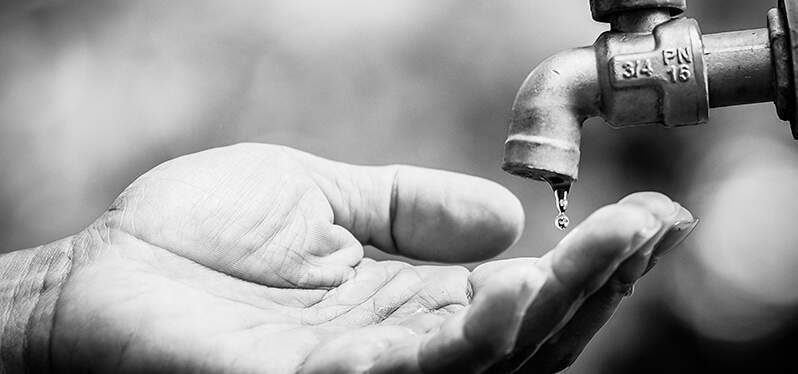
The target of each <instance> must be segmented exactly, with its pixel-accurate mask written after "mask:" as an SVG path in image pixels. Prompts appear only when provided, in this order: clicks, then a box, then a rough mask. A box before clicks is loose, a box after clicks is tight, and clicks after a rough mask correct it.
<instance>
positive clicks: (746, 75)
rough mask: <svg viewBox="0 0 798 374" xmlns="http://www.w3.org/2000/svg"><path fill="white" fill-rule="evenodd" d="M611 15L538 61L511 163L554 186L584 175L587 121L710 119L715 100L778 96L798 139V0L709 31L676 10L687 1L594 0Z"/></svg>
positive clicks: (518, 113) (599, 16)
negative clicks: (744, 26) (743, 23)
mask: <svg viewBox="0 0 798 374" xmlns="http://www.w3.org/2000/svg"><path fill="white" fill-rule="evenodd" d="M590 5H591V10H592V11H593V17H594V18H595V19H596V20H599V21H602V22H608V23H611V24H612V28H611V30H610V31H608V32H606V33H604V34H602V35H601V36H599V37H598V39H597V40H596V43H595V44H594V45H593V46H592V47H585V48H579V49H574V50H570V51H567V52H563V53H561V54H558V55H556V56H554V57H552V58H550V59H548V60H546V61H545V62H543V63H542V64H541V65H540V66H538V67H537V68H536V69H535V70H533V71H532V73H531V74H530V75H529V77H528V78H527V80H526V81H525V82H524V84H523V86H522V87H521V89H520V90H519V92H518V95H517V97H516V101H515V104H514V105H513V117H512V120H511V123H510V129H509V133H508V137H507V142H506V143H505V155H504V165H503V167H504V169H505V170H507V171H509V172H511V173H513V174H518V175H520V176H523V177H526V178H533V179H538V180H544V181H547V182H549V183H550V184H552V185H555V186H556V185H565V184H570V183H571V182H573V181H575V180H576V179H577V177H578V171H579V156H580V152H579V146H580V142H581V128H582V123H583V122H584V121H585V120H586V119H587V118H589V117H593V116H601V117H602V118H604V119H605V120H606V121H607V122H609V123H610V124H611V125H614V126H617V127H624V126H631V125H641V124H652V123H659V124H662V125H665V126H667V127H677V126H685V125H695V124H699V123H703V122H706V121H707V120H708V117H709V108H710V107H724V106H730V105H739V104H749V103H759V102H767V101H775V103H776V107H777V110H778V113H779V116H780V117H781V118H782V119H784V120H788V121H790V122H791V124H792V130H793V135H794V136H795V137H796V139H798V94H796V87H798V0H779V7H778V9H774V10H771V11H770V13H768V28H767V29H764V28H762V29H754V30H744V31H735V32H727V33H720V34H712V35H706V36H702V35H701V32H700V30H699V27H698V23H697V22H696V21H695V20H693V19H689V18H672V16H673V15H676V14H679V13H681V12H682V11H684V9H685V8H686V0H591V2H590Z"/></svg>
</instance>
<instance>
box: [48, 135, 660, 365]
mask: <svg viewBox="0 0 798 374" xmlns="http://www.w3.org/2000/svg"><path fill="white" fill-rule="evenodd" d="M316 162H318V161H317V159H312V158H310V156H308V155H299V156H298V155H297V154H295V153H293V152H292V151H286V150H284V149H280V148H269V149H268V150H267V151H266V152H261V151H260V150H258V149H253V148H252V147H251V146H249V147H247V146H245V147H239V148H237V149H235V150H234V151H230V150H229V149H224V150H216V151H211V152H206V153H201V154H197V155H193V156H189V157H186V158H181V159H177V160H175V161H172V162H170V163H167V164H164V165H162V166H160V167H158V168H156V169H154V170H153V171H151V172H149V173H148V174H145V176H143V177H142V178H140V179H139V180H137V181H136V182H134V183H133V184H132V185H131V187H129V188H128V189H127V190H126V191H125V192H124V193H123V194H122V195H121V196H120V198H119V199H117V201H116V202H115V203H114V204H113V206H112V208H111V209H109V211H108V212H107V213H106V214H105V215H104V216H103V217H101V218H100V219H99V220H98V221H97V222H96V223H95V224H93V225H92V226H91V227H90V228H89V229H88V230H86V231H85V232H84V233H82V234H81V235H79V236H78V238H79V239H78V243H79V245H76V253H75V261H74V265H73V268H72V272H71V275H70V277H69V278H68V280H67V283H66V285H65V287H64V289H63V292H62V294H61V297H60V299H59V302H58V304H57V308H56V314H55V319H54V327H53V335H52V343H51V344H52V347H53V352H52V354H53V360H54V361H53V362H54V365H55V366H56V367H63V368H70V369H73V370H74V369H85V370H92V371H99V372H111V371H122V372H125V371H127V372H152V371H161V372H197V371H203V372H220V371H224V372H293V371H296V370H300V369H305V370H309V371H313V370H314V369H319V368H320V367H321V368H323V369H324V370H327V371H336V370H340V371H345V370H346V371H348V370H353V369H352V368H356V369H357V370H365V369H367V368H369V367H372V366H373V365H375V363H376V365H377V367H379V366H380V365H383V364H381V363H380V362H382V361H380V360H383V361H384V360H388V361H387V363H384V365H383V366H386V367H388V368H393V369H397V368H399V369H408V368H410V369H412V370H418V371H421V370H423V369H428V368H430V367H435V365H436V364H430V363H425V362H422V361H423V356H424V355H423V354H421V355H419V354H417V353H413V354H408V355H407V357H409V358H408V359H407V360H404V361H403V357H404V356H403V353H402V348H401V347H403V346H408V347H414V346H421V345H426V346H430V344H429V341H433V340H434V341H439V340H441V339H443V340H444V343H441V344H439V345H441V347H442V348H441V349H439V351H440V352H439V353H445V352H447V349H449V348H451V349H455V351H456V349H458V347H459V346H458V344H460V343H458V342H457V339H458V337H451V336H444V337H443V338H440V337H439V336H438V335H440V334H441V333H440V330H444V331H445V330H446V329H447V328H449V329H452V328H455V330H453V331H459V330H456V327H457V326H458V323H459V324H460V325H462V324H463V322H462V321H463V320H466V319H467V318H468V317H467V316H466V313H467V311H468V310H469V309H473V308H470V307H469V304H471V296H472V294H473V293H474V290H473V289H474V288H476V289H477V292H482V293H484V294H486V295H489V296H490V295H493V296H492V297H493V299H494V300H493V301H494V302H496V301H501V300H511V299H512V300H513V303H516V301H515V299H518V300H519V301H517V302H518V303H521V304H524V308H526V307H528V304H529V303H530V302H531V300H532V299H533V298H534V295H535V294H537V293H538V291H539V290H540V289H545V288H543V287H542V286H541V284H543V283H545V278H546V277H547V276H548V275H549V273H550V272H548V271H547V269H549V268H547V267H546V266H543V267H539V266H534V262H535V260H515V261H510V262H501V263H494V264H488V265H483V267H481V268H480V269H478V271H477V272H475V273H474V274H471V273H470V272H468V271H467V270H466V269H465V268H462V267H454V266H450V267H442V266H436V267H432V266H410V265H407V264H405V263H401V262H393V261H389V262H375V261H372V260H369V259H364V258H363V247H362V245H363V244H374V245H376V246H378V247H380V248H382V249H384V250H388V251H394V252H395V251H401V252H402V253H403V254H406V255H410V256H418V255H417V254H418V253H421V252H422V251H424V250H427V251H429V252H431V253H433V254H432V255H429V256H428V258H429V259H432V260H441V259H447V258H449V259H452V257H454V258H453V260H472V259H474V258H480V257H487V256H490V255H492V254H494V253H495V252H496V251H497V248H498V250H501V249H503V248H504V247H506V246H507V245H508V244H509V242H511V241H512V240H513V239H514V238H513V237H514V234H510V235H508V233H507V230H506V229H505V230H504V231H502V230H495V229H494V230H492V231H491V230H489V231H487V233H486V234H483V235H481V236H480V237H479V238H473V237H468V236H467V235H465V234H462V233H463V232H466V231H465V230H464V229H465V228H467V229H471V228H472V227H465V228H464V227H461V226H462V225H459V226H457V225H455V227H452V225H451V223H449V222H447V221H448V220H449V217H446V215H445V214H443V217H436V222H442V223H436V224H438V225H439V227H438V228H437V230H436V231H438V234H440V233H441V231H443V232H444V234H446V231H447V230H450V231H452V232H451V233H449V234H451V235H450V236H449V237H448V238H446V237H444V238H443V239H430V237H429V233H425V231H424V230H423V229H422V230H419V229H418V228H411V229H403V228H402V227H397V220H401V218H400V217H384V216H385V215H388V216H393V215H395V214H396V211H397V210H399V212H400V213H399V214H400V215H401V214H402V213H401V210H402V209H403V208H402V207H401V206H399V207H396V206H393V205H394V204H396V197H395V196H392V194H395V193H396V191H393V192H390V191H386V194H387V195H386V196H377V197H376V198H375V200H377V201H382V202H385V204H379V203H377V204H376V207H373V208H371V209H367V210H366V211H365V212H364V211H363V209H360V211H358V208H356V207H357V206H358V205H361V206H371V205H368V204H370V202H369V201H365V200H370V199H372V197H371V195H370V194H368V193H365V192H364V193H362V194H360V193H354V194H353V193H351V192H352V189H355V190H357V189H358V188H362V187H357V186H355V187H352V186H345V185H343V186H342V184H345V183H346V181H347V179H346V178H341V179H331V178H330V177H329V175H341V174H343V175H347V173H349V172H350V170H348V169H346V168H347V167H348V166H344V165H342V164H333V163H328V164H324V165H322V166H321V167H317V166H316V164H315V163H316ZM336 168H340V169H336ZM378 175H380V176H379V177H376V178H375V179H374V180H373V183H375V184H383V183H387V184H391V183H395V181H392V180H380V179H381V178H382V179H385V178H395V176H394V175H392V174H390V173H383V174H378ZM361 185H362V183H361ZM341 191H348V192H349V193H344V192H341ZM361 192H362V191H361ZM372 195H373V194H372ZM377 195H379V194H377ZM416 198H418V197H416ZM421 199H422V200H423V196H422V197H421ZM360 200H364V201H365V202H364V201H360ZM372 205H374V204H372ZM382 205H390V206H382ZM383 208H384V209H383ZM411 210H412V209H411ZM422 213H423V212H422ZM436 214H439V215H440V214H441V212H437V213H436ZM421 215H422V216H423V215H424V214H421ZM391 219H393V223H392V227H391V229H392V232H388V233H386V232H385V230H380V229H375V226H379V225H380V224H379V222H381V221H385V220H391ZM479 225H483V224H482V223H479V224H478V225H477V226H479ZM505 226H506V225H505ZM514 229H515V228H511V229H510V231H513V230H514ZM388 231H391V230H388ZM483 231H484V230H483ZM399 234H401V238H400V237H398V236H397V235H399ZM463 235H465V236H464V237H462V238H459V237H458V236H463ZM444 236H445V235H444ZM464 241H467V242H468V244H464ZM450 246H452V247H455V248H454V249H452V248H450ZM458 246H459V247H464V248H463V250H462V252H461V253H459V254H452V253H451V252H452V251H454V250H460V248H456V247H458ZM468 246H470V247H471V249H468V248H465V247H468ZM647 261H648V260H647V259H646V262H647ZM548 262H550V261H548ZM548 262H547V263H548ZM616 262H618V263H616V264H615V267H616V268H617V266H618V265H619V262H620V261H616ZM547 266H548V265H547ZM638 267H639V266H638ZM508 271H510V272H511V273H508ZM497 273H502V277H495V276H494V275H495V274H497ZM610 274H611V271H610ZM610 274H606V275H605V276H604V281H606V279H607V278H608V276H609V275H610ZM638 275H639V274H638ZM497 278H501V279H502V281H499V283H501V282H505V283H507V282H509V281H512V280H515V281H517V280H522V281H521V282H519V284H520V287H514V288H512V287H511V288H507V287H505V288H504V289H502V288H501V287H494V288H495V289H496V290H499V291H495V292H493V291H489V290H487V289H489V288H490V287H489V286H488V285H489V284H490V283H491V282H492V281H491V279H493V280H494V281H493V283H496V281H495V279H497ZM604 281H601V282H600V283H601V284H603V283H604ZM601 284H596V285H590V287H592V288H593V289H594V290H595V289H598V288H600V286H601ZM532 286H534V287H532ZM480 288H485V289H486V291H479V289H480ZM508 290H509V291H508ZM486 297H487V296H486ZM524 300H526V302H524ZM499 304H501V303H499ZM505 304H506V303H505ZM578 304H581V301H578V302H577V301H576V300H573V305H576V306H578ZM569 305H571V304H569ZM576 306H564V307H553V306H551V305H549V306H548V307H549V309H553V310H555V311H556V314H558V315H560V317H559V318H557V319H556V320H552V321H543V323H544V324H545V323H549V324H551V325H552V326H551V329H560V328H562V327H563V324H564V320H563V319H564V318H566V317H565V316H566V315H569V314H573V313H570V311H573V309H574V308H576ZM543 307H547V305H543ZM496 308H497V310H495V311H491V312H490V313H489V314H492V315H493V316H494V317H498V318H499V319H501V316H502V315H503V313H504V315H506V316H507V318H509V319H512V318H514V317H513V316H515V315H517V314H519V313H518V312H517V311H516V310H515V309H513V308H510V307H507V308H504V307H502V306H498V307H496ZM502 308H504V309H502ZM471 314H472V315H474V314H476V315H478V314H479V313H478V312H474V311H472V313H471ZM483 314H484V313H483ZM455 315H458V316H459V317H453V316H455ZM474 318H476V317H474ZM599 318H604V317H603V316H599ZM494 319H495V318H494ZM458 320H459V322H458ZM482 322H485V321H482ZM508 322H509V323H510V325H512V321H508V320H507V319H505V320H504V321H500V322H499V323H508ZM516 322H517V323H516V327H515V330H516V331H517V330H519V329H520V331H521V332H523V331H524V330H530V327H529V326H527V325H529V323H528V321H523V320H521V319H519V320H518V321H516ZM466 323H467V322H466ZM483 324H484V325H485V326H486V328H487V327H489V326H490V325H491V322H490V321H487V322H485V323H480V325H483ZM447 325H452V326H454V327H451V326H450V327H446V326H447ZM76 326H82V327H85V328H75V327H76ZM533 327H534V326H533ZM460 330H465V328H463V327H462V326H461V327H460ZM477 330H479V328H477ZM532 330H534V328H533V329H532ZM516 331H512V332H510V333H507V334H503V335H502V334H500V336H499V335H496V336H492V335H491V333H486V338H485V342H487V343H485V344H488V345H490V344H495V345H497V346H498V348H497V349H498V350H497V352H492V351H491V349H490V347H487V346H486V347H487V348H489V349H484V348H486V347H483V346H482V345H480V344H482V343H480V344H476V346H477V348H479V349H483V350H486V351H487V352H488V353H487V354H488V355H492V356H496V355H497V354H498V355H499V356H502V355H505V354H508V353H514V351H516V350H522V351H530V347H529V344H528V342H523V339H518V340H516V339H517V338H518V337H517V334H518V332H516ZM444 335H446V334H444ZM449 335H451V334H449ZM460 335H468V334H465V333H462V334H460ZM472 335H473V334H472ZM551 335H553V332H552V333H547V334H546V335H545V336H542V337H540V339H543V338H548V337H550V336H551ZM436 339H437V340H436ZM475 341H477V342H481V340H479V339H476V340H475ZM422 343H423V344H422ZM521 343H524V344H521ZM447 344H448V345H447ZM507 344H510V345H512V344H515V345H516V348H515V349H511V350H510V351H508V350H507V349H510V348H512V346H507ZM534 344H538V343H534ZM432 345H433V346H434V344H432ZM483 345H484V344H483ZM450 346H451V347H450ZM447 347H449V348H447ZM452 347H453V348H452ZM388 348H390V349H392V350H398V351H396V352H394V353H393V354H392V355H391V357H393V358H386V357H385V356H386V355H383V354H382V353H383V351H386V350H388ZM532 351H534V349H532ZM528 354H531V351H530V352H528ZM308 360H310V362H308ZM443 361H445V359H444V360H443ZM493 361H494V362H492V363H490V362H488V363H485V364H482V367H483V368H487V367H488V366H490V365H493V366H494V370H495V369H496V368H501V362H498V361H496V360H495V359H493ZM512 361H515V363H514V364H513V366H517V365H519V364H520V362H518V360H517V359H513V360H512ZM463 362H468V361H467V360H464V361H463ZM319 365H322V366H319ZM497 365H498V366H497ZM358 368H359V369H358ZM475 370H476V367H475Z"/></svg>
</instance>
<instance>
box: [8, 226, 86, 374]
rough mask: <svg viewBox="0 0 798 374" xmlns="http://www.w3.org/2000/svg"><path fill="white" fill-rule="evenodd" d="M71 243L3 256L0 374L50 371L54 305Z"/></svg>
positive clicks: (66, 272)
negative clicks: (6, 373)
mask: <svg viewBox="0 0 798 374" xmlns="http://www.w3.org/2000/svg"><path fill="white" fill-rule="evenodd" d="M72 253H73V239H72V238H67V239H63V240H60V241H57V242H53V243H50V244H47V245H43V246H40V247H36V248H31V249H26V250H21V251H16V252H11V253H8V254H5V255H2V256H0V371H2V372H9V373H16V372H23V371H27V370H29V369H33V370H32V371H47V369H48V366H49V361H50V353H49V351H50V349H49V345H50V335H51V332H52V330H53V329H52V327H53V321H54V316H55V308H56V302H57V301H58V297H59V296H60V294H61V289H62V286H63V284H64V281H65V280H66V278H67V276H68V275H69V271H70V269H71V267H72V266H71V265H72Z"/></svg>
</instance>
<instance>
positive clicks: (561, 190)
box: [551, 183, 571, 230]
mask: <svg viewBox="0 0 798 374" xmlns="http://www.w3.org/2000/svg"><path fill="white" fill-rule="evenodd" d="M551 188H552V189H553V190H554V201H555V203H556V204H557V213H558V214H557V218H556V219H555V220H554V226H555V227H557V228H558V229H559V230H565V229H567V228H568V224H570V223H571V220H570V219H569V218H568V216H567V215H565V211H566V210H568V192H570V191H571V184H570V183H557V184H554V183H553V184H552V185H551Z"/></svg>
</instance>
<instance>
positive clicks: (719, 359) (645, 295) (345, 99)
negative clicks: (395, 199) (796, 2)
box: [0, 0, 798, 373]
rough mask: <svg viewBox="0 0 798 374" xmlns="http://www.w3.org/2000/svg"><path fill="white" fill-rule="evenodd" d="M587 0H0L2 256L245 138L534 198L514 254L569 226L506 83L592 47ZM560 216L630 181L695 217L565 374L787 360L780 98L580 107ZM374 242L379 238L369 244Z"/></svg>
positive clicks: (595, 30) (732, 4)
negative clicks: (515, 142) (621, 119)
mask: <svg viewBox="0 0 798 374" xmlns="http://www.w3.org/2000/svg"><path fill="white" fill-rule="evenodd" d="M690 5H691V9H690V11H689V13H688V15H690V16H693V17H697V18H699V20H700V21H701V25H702V29H703V31H704V32H705V33H710V32H720V31H726V30H733V29H742V28H759V27H765V26H766V18H765V14H766V12H767V10H768V9H769V8H771V7H773V6H775V0H756V1H752V0H700V1H698V0H694V1H692V2H691V4H690ZM605 29H606V26H605V25H602V24H597V23H594V22H593V21H592V20H591V17H590V11H589V7H588V1H587V0H561V1H556V2H548V1H547V2H544V1H540V0H536V1H518V0H515V1H510V0H490V1H488V0H482V1H470V2H462V1H455V0H439V1H434V2H432V1H425V0H401V1H400V0H391V1H379V2H377V1H370V0H341V1H335V2H332V1H325V0H305V1H290V0H282V1H263V0H235V1H221V0H215V1H212V0H173V1H168V2H166V1H154V0H142V1H111V0H63V1H56V0H42V1H31V0H14V1H10V0H3V1H2V2H0V176H1V177H0V212H1V213H0V248H2V249H3V250H4V251H9V250H14V249H20V248H25V247H30V246H35V245H37V244H42V243H45V242H49V241H52V240H55V239H58V238H61V237H63V236H66V235H69V234H71V233H74V232H76V231H78V230H80V229H81V228H83V227H85V226H86V225H87V224H89V223H90V222H91V221H92V220H93V219H94V218H95V217H97V216H99V215H100V214H101V212H102V211H103V210H104V209H105V208H106V207H107V206H108V205H109V203H110V202H111V201H112V200H113V198H114V197H115V196H116V195H117V194H118V193H119V192H120V191H121V190H122V189H123V188H125V186H126V185H128V184H129V183H130V182H131V181H132V180H133V179H135V178H136V177H137V176H138V175H140V174H142V173H144V172H146V171H147V170H148V169H150V168H152V167H153V166H155V165H157V164H159V163H161V162H163V161H166V160H168V159H170V158H173V157H176V156H179V155H183V154H186V153H190V152H196V151H200V150H203V149H206V148H210V147H216V146H223V145H228V144H232V143H236V142H242V141H247V142H266V143H277V144H284V145H288V146H291V147H295V148H299V149H302V150H305V151H309V152H312V153H316V154H319V155H321V156H324V157H328V158H332V159H336V160H341V161H346V162H351V163H361V164H387V163H408V164H415V165H422V166H427V167H435V168H444V169H450V170H456V171H460V172H465V173H470V174H475V175H479V176H482V177H485V178H488V179H492V180H495V181H497V182H499V183H501V184H503V185H505V186H508V188H510V189H511V190H512V191H513V192H515V193H516V194H517V195H518V196H519V198H520V199H521V200H522V202H523V203H524V206H525V208H526V213H527V224H526V232H525V233H524V236H523V238H522V239H521V241H520V242H519V243H518V244H517V245H516V246H515V247H514V248H512V249H511V250H510V251H508V252H507V253H506V254H505V255H504V256H505V257H514V256H539V255H541V254H543V253H545V252H546V251H547V250H548V249H550V248H552V247H553V246H554V245H555V244H556V243H557V241H559V240H560V239H561V238H562V236H563V233H561V232H559V231H557V230H555V229H554V227H553V221H554V215H555V207H554V201H553V197H552V196H551V191H550V190H549V189H548V186H546V185H544V184H541V183H532V182H527V181H524V180H522V179H519V178H517V177H513V176H510V175H507V174H505V173H503V172H502V171H501V170H500V168H499V165H500V161H501V155H502V146H503V142H504V137H505V131H506V124H507V121H508V117H509V111H510V105H511V104H512V101H513V98H514V95H515V93H516V90H517V89H518V87H519V86H520V84H521V82H522V80H523V79H524V77H525V76H526V74H527V73H528V72H529V71H530V70H531V69H532V67H534V66H535V65H536V64H537V63H539V62H540V61H541V60H542V59H543V58H545V57H546V56H549V55H551V54H553V53H555V52H558V51H560V50H563V49H566V48H571V47H576V46H581V45H587V44H591V43H592V42H593V40H595V38H596V37H597V36H598V34H599V33H600V32H602V31H603V30H605ZM580 177H581V180H580V181H579V183H578V184H577V185H576V186H575V187H574V189H573V191H572V195H571V196H572V197H571V208H570V211H569V213H570V216H571V219H572V221H574V222H575V223H576V222H579V221H580V220H582V219H584V218H585V216H586V215H588V214H589V213H590V212H591V211H593V210H595V209H596V208H598V207H600V206H602V205H605V204H608V203H611V202H614V201H616V200H618V199H620V198H621V197H623V196H625V195H627V194H629V193H632V192H635V191H640V190H655V191H661V192H664V193H666V194H668V195H670V196H671V197H673V198H674V199H675V200H677V201H680V202H682V203H683V205H685V206H687V207H688V208H690V209H691V210H692V211H693V212H694V213H695V214H696V215H698V216H700V217H701V218H702V220H703V223H702V225H701V226H699V229H698V231H697V232H696V234H695V235H694V236H693V237H692V238H691V239H690V240H689V241H688V242H687V244H686V245H685V246H683V247H682V248H681V249H680V250H679V251H678V252H676V253H674V254H673V255H672V256H669V257H668V258H666V259H664V260H663V261H662V262H661V264H660V265H659V267H658V268H657V269H656V270H655V271H654V272H652V273H651V274H649V275H648V276H647V277H646V278H645V279H644V280H643V281H642V282H641V283H640V284H639V285H638V286H637V288H636V292H635V295H634V297H632V298H630V299H629V300H627V302H626V303H625V304H624V305H623V306H622V307H621V309H620V310H619V312H618V313H617V315H616V316H615V318H614V319H613V320H612V321H611V322H610V323H609V325H608V326H607V327H606V328H605V329H604V330H602V331H601V332H600V333H599V335H598V336H597V337H596V339H595V340H594V341H593V343H592V344H591V345H590V346H589V347H588V348H587V350H586V351H585V353H584V354H583V356H582V357H581V358H580V359H579V360H578V361H577V363H576V364H575V365H574V366H573V367H572V368H571V369H569V370H568V372H569V373H677V372H708V373H709V372H720V371H722V372H726V373H728V372H752V371H753V372H761V371H765V370H768V372H774V373H775V372H785V373H786V372H796V371H798V363H796V360H795V359H794V358H793V357H792V356H791V355H790V353H791V351H792V347H793V346H794V343H796V342H798V329H797V328H796V326H798V324H797V323H796V319H798V318H796V317H798V272H795V271H794V270H793V269H795V268H796V267H798V248H796V244H797V243H798V230H795V229H794V228H793V227H794V225H795V222H798V199H796V198H795V197H794V194H793V193H792V191H795V190H798V144H796V143H794V141H792V140H791V137H790V134H789V129H788V128H787V127H786V126H785V124H783V123H781V122H780V121H779V120H778V119H777V118H776V114H775V110H774V106H773V104H761V105H752V106H744V107H737V108H730V109H721V110H714V111H713V112H712V120H711V122H710V124H709V125H706V126H699V127H695V128H684V129H678V130H665V129H662V128H658V127H644V128H635V129H625V130H613V129H611V128H609V127H608V126H605V125H604V124H602V123H601V121H590V122H589V123H588V125H587V126H586V129H585V132H584V137H583V155H582V171H581V175H580ZM372 253H373V251H372Z"/></svg>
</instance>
